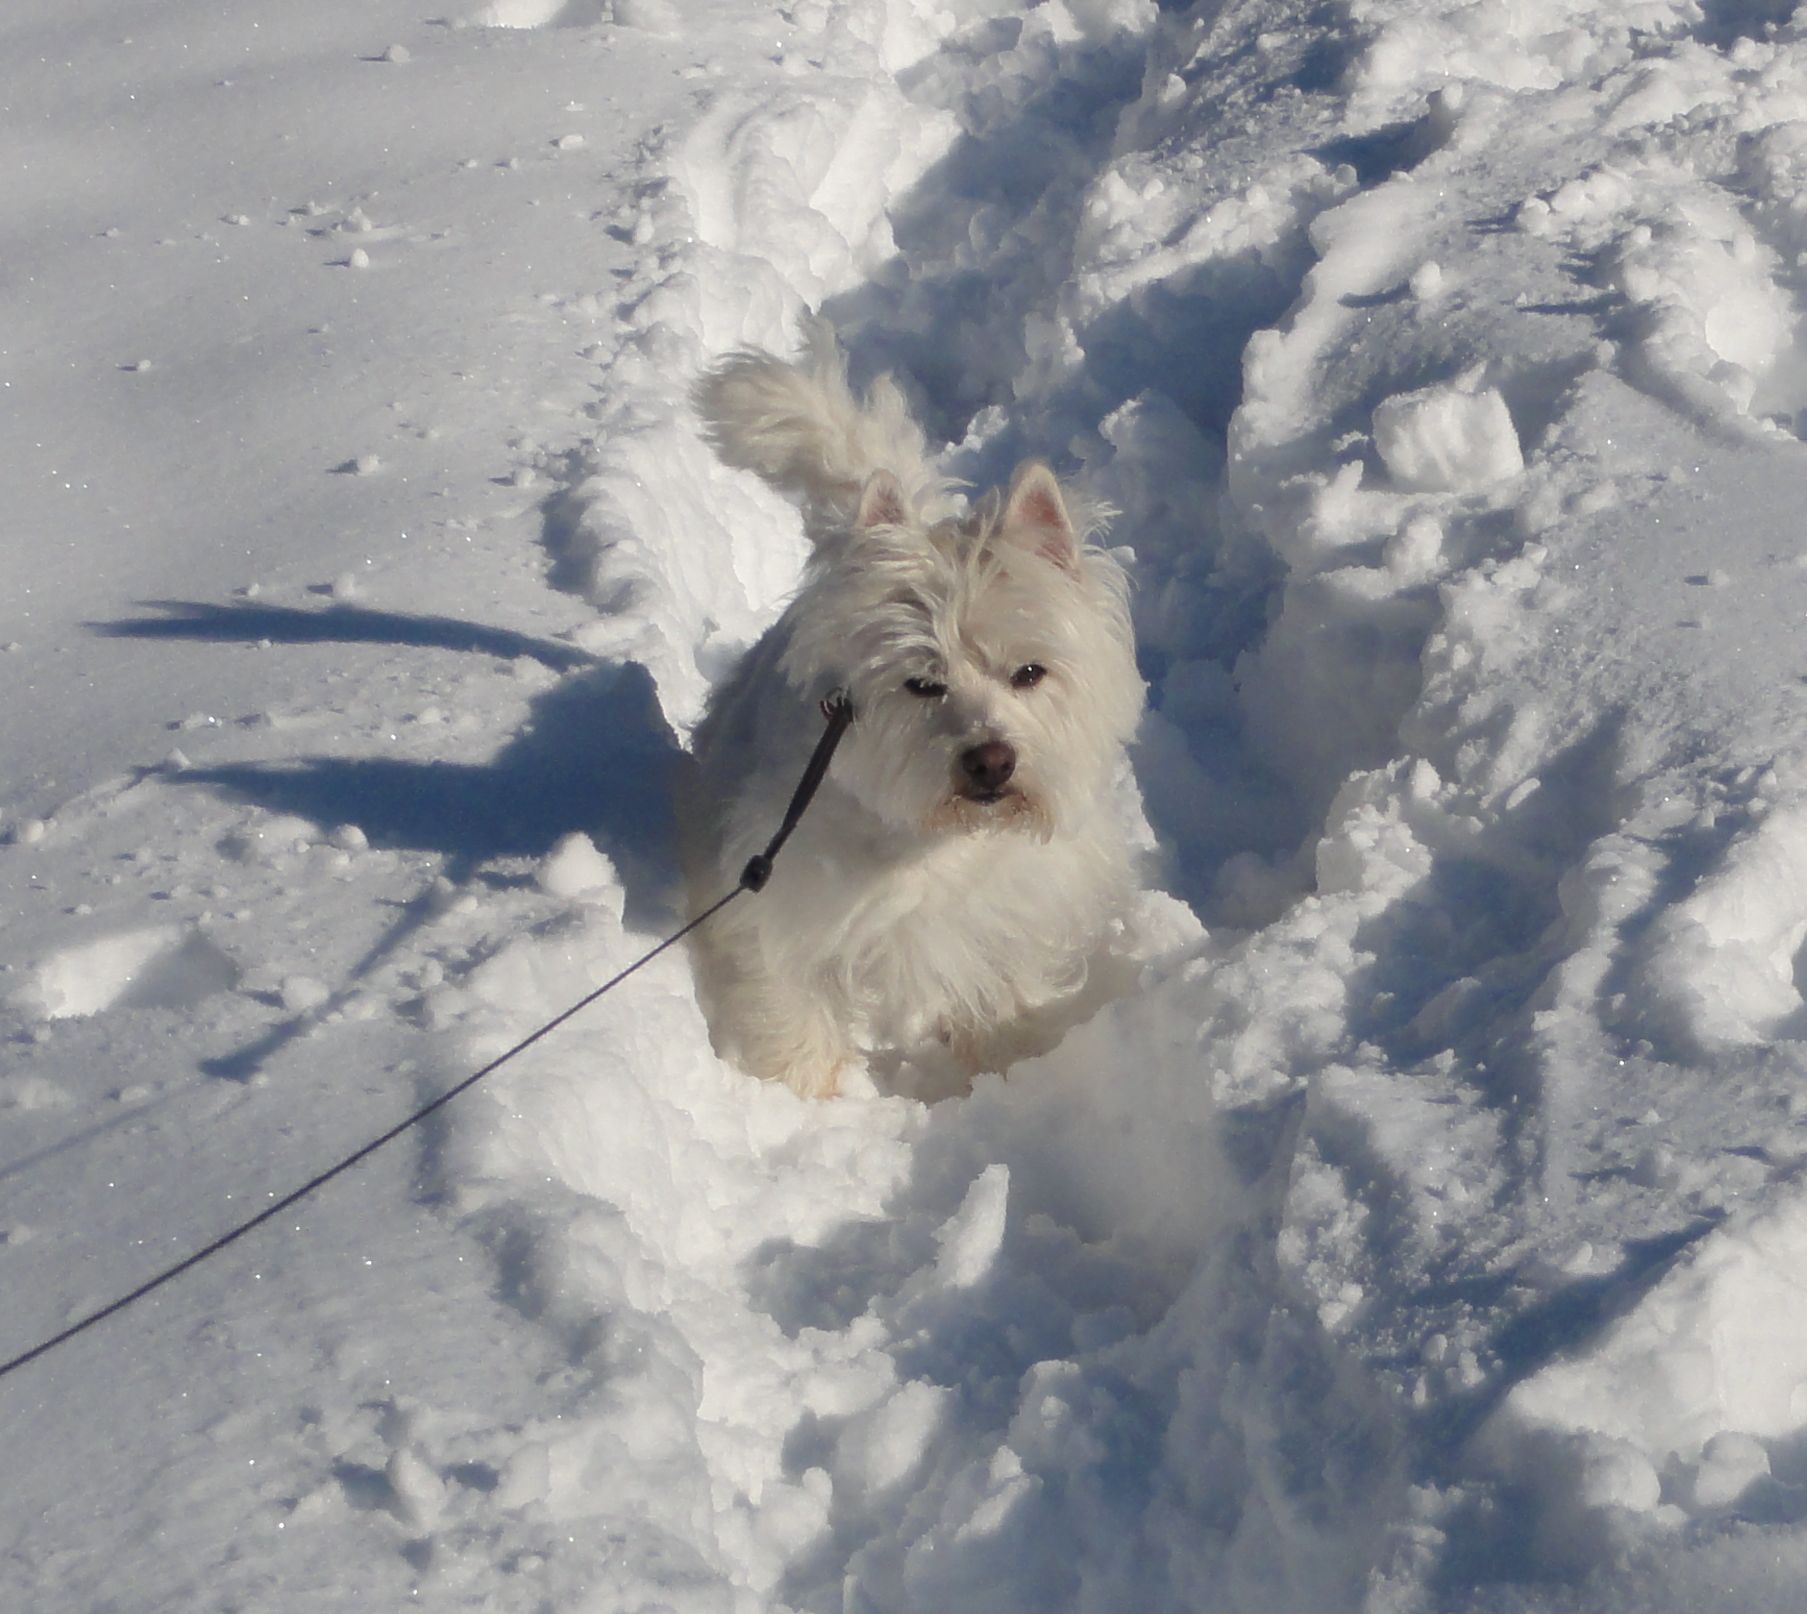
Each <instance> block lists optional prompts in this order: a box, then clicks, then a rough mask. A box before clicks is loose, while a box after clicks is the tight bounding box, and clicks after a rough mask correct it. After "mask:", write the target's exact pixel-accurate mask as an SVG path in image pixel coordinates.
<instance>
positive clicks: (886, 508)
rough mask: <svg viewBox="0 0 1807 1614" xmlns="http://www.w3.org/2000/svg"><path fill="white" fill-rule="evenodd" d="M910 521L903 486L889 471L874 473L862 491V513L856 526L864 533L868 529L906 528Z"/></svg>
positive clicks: (860, 512) (856, 519)
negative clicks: (905, 506) (905, 505)
mask: <svg viewBox="0 0 1807 1614" xmlns="http://www.w3.org/2000/svg"><path fill="white" fill-rule="evenodd" d="M909 520H910V514H909V511H907V510H906V509H905V508H904V494H903V486H902V484H901V483H899V482H898V480H897V478H896V477H895V476H893V475H892V474H891V473H890V472H889V471H874V472H873V473H872V474H871V475H870V476H869V477H867V478H866V485H865V487H863V488H861V489H860V511H859V515H858V516H857V517H856V518H855V520H854V526H855V527H856V528H857V529H858V530H859V531H861V532H864V531H865V530H866V528H868V527H902V526H906V525H908V523H909Z"/></svg>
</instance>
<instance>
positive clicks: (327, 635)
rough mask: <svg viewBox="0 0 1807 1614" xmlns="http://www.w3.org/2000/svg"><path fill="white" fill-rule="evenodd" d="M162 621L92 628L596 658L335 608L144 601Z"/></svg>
mask: <svg viewBox="0 0 1807 1614" xmlns="http://www.w3.org/2000/svg"><path fill="white" fill-rule="evenodd" d="M139 603H140V604H141V605H142V606H144V607H145V608H146V609H148V610H152V611H159V612H161V613H162V615H160V616H147V617H127V618H122V619H120V620H118V621H113V622H90V623H87V624H86V626H87V627H89V628H91V629H92V630H93V631H94V632H96V633H98V634H101V635H102V636H104V637H106V638H109V639H204V640H214V641H216V642H218V643H221V644H256V643H258V642H259V641H260V640H263V639H268V640H270V641H271V642H272V643H274V644H394V645H417V646H420V647H423V648H437V649H441V650H475V651H480V652H482V653H483V654H485V655H491V656H499V657H500V658H502V659H503V660H504V661H513V660H515V659H516V658H518V657H521V656H526V657H530V658H531V659H532V660H534V661H537V662H540V663H542V664H543V665H545V666H547V667H551V668H553V669H554V670H555V671H557V672H568V671H570V670H571V669H573V668H575V667H584V666H591V665H594V663H595V660H596V658H595V657H594V656H592V655H591V654H590V653H589V652H588V651H585V650H580V649H578V648H577V647H576V646H575V645H569V644H560V643H559V642H558V641H557V640H555V639H538V638H535V637H534V636H533V635H532V634H527V633H517V632H515V631H514V630H513V629H512V628H492V627H488V626H486V625H485V624H483V623H481V622H464V621H460V620H459V619H458V618H457V617H449V616H413V615H409V614H407V613H404V612H401V611H373V610H370V609H369V608H368V607H366V606H361V605H346V604H333V605H327V606H322V607H320V608H319V609H317V610H303V609H300V608H298V607H296V606H288V605H263V604H260V603H258V602H257V601H255V600H244V601H235V602H233V603H232V604H230V605H214V604H208V603H206V602H205V601H196V600H142V601H140V602H139Z"/></svg>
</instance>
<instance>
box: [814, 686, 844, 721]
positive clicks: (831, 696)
mask: <svg viewBox="0 0 1807 1614" xmlns="http://www.w3.org/2000/svg"><path fill="white" fill-rule="evenodd" d="M816 708H817V710H819V711H820V712H821V714H822V717H823V719H824V720H825V721H826V722H829V723H832V722H834V720H835V718H836V716H837V715H838V714H839V713H841V712H845V713H846V714H847V717H846V721H847V722H849V723H851V722H852V721H853V697H852V696H851V695H850V694H848V693H847V691H846V690H845V689H831V690H829V692H828V693H827V694H826V695H824V696H823V697H822V698H821V700H819V701H817V702H816Z"/></svg>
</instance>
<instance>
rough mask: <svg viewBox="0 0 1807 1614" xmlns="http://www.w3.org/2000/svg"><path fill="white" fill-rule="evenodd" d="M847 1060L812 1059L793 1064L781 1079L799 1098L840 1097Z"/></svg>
mask: <svg viewBox="0 0 1807 1614" xmlns="http://www.w3.org/2000/svg"><path fill="white" fill-rule="evenodd" d="M846 1069H847V1063H846V1061H845V1060H838V1059H837V1060H835V1061H833V1062H832V1063H824V1062H822V1061H819V1060H811V1061H807V1062H805V1063H802V1064H794V1065H791V1066H790V1067H789V1068H788V1069H787V1070H786V1071H785V1072H784V1074H783V1076H782V1077H780V1078H779V1079H780V1080H781V1081H782V1082H783V1083H784V1085H785V1086H786V1087H788V1088H789V1089H790V1090H791V1091H792V1092H793V1093H795V1094H796V1095H797V1096H798V1097H799V1098H839V1097H840V1094H841V1077H842V1074H843V1072H845V1071H846Z"/></svg>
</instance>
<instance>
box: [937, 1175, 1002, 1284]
mask: <svg viewBox="0 0 1807 1614" xmlns="http://www.w3.org/2000/svg"><path fill="white" fill-rule="evenodd" d="M1009 1195H1010V1168H1009V1167H1008V1166H1006V1165H1003V1164H1001V1163H1000V1164H996V1165H990V1166H987V1167H986V1168H985V1169H984V1170H983V1171H982V1172H980V1173H979V1175H978V1176H977V1177H975V1178H974V1179H973V1183H972V1186H971V1187H970V1188H968V1189H967V1190H966V1198H965V1199H963V1200H961V1202H960V1208H959V1210H957V1211H955V1212H954V1214H953V1215H952V1216H950V1217H949V1218H948V1219H947V1221H946V1222H945V1223H944V1224H943V1226H942V1227H941V1229H940V1231H939V1232H937V1233H936V1235H935V1242H936V1243H937V1244H938V1245H939V1246H940V1250H941V1253H940V1255H939V1256H938V1257H937V1258H936V1261H935V1275H936V1277H938V1278H940V1279H941V1280H942V1282H944V1283H947V1284H949V1285H951V1286H953V1287H955V1288H967V1287H970V1286H971V1285H972V1284H975V1283H977V1282H978V1281H979V1280H980V1279H981V1278H982V1277H984V1276H985V1274H986V1273H987V1272H988V1271H990V1270H991V1265H992V1262H994V1261H995V1260H996V1259H997V1256H998V1251H999V1250H1001V1249H1002V1248H1003V1245H1004V1213H1005V1209H1006V1203H1007V1201H1008V1199H1009Z"/></svg>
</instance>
